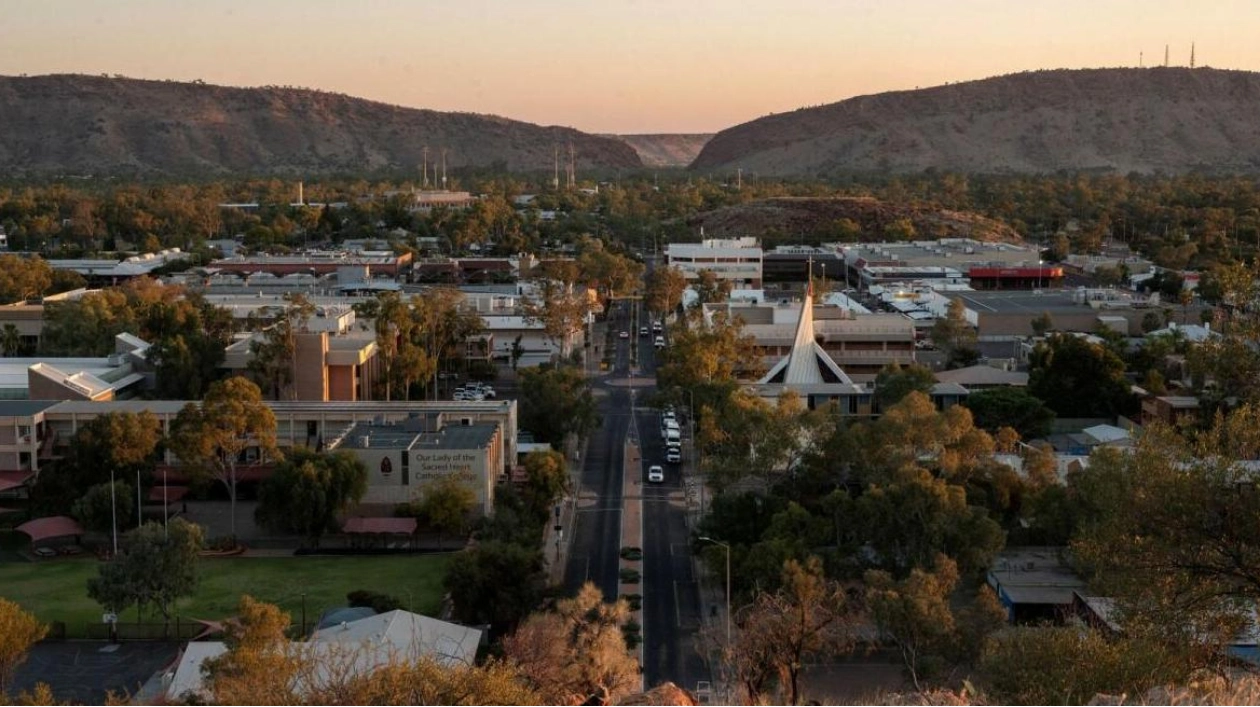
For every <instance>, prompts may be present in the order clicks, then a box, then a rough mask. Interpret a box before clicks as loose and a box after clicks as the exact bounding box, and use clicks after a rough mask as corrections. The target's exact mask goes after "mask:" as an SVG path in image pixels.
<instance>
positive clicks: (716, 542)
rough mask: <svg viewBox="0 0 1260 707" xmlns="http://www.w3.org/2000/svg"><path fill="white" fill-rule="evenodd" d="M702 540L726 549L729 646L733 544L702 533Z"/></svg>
mask: <svg viewBox="0 0 1260 707" xmlns="http://www.w3.org/2000/svg"><path fill="white" fill-rule="evenodd" d="M700 541H701V542H706V543H713V544H714V545H718V546H720V547H722V548H723V549H724V550H726V645H727V647H728V648H729V647H730V645H731V546H730V545H727V544H726V543H724V542H722V541H721V540H714V539H713V538H711V537H709V536H707V535H701V536H700Z"/></svg>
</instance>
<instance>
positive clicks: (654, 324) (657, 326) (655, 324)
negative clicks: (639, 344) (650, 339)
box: [652, 322, 661, 334]
mask: <svg viewBox="0 0 1260 707" xmlns="http://www.w3.org/2000/svg"><path fill="white" fill-rule="evenodd" d="M652 333H653V334H659V333H661V323H660V322H652Z"/></svg>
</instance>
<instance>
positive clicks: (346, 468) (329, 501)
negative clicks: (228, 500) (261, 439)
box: [254, 447, 368, 547]
mask: <svg viewBox="0 0 1260 707" xmlns="http://www.w3.org/2000/svg"><path fill="white" fill-rule="evenodd" d="M367 479H368V471H367V467H366V466H364V465H363V462H361V461H359V459H358V458H357V457H355V456H354V454H352V453H351V452H349V451H346V450H338V451H334V452H316V451H312V450H310V449H305V448H302V447H298V448H295V449H294V450H293V451H292V452H291V453H290V454H289V456H287V457H285V459H284V460H283V461H281V462H280V463H279V464H277V465H276V470H275V471H274V472H272V474H271V475H270V476H268V477H267V478H266V479H263V482H262V484H260V485H259V487H258V507H257V509H256V510H255V511H254V517H255V518H256V519H257V520H258V522H259V523H260V524H261V525H263V526H266V527H268V528H270V529H272V530H274V531H276V532H281V533H297V534H299V535H301V536H302V538H303V540H304V541H305V542H306V543H308V544H309V545H310V546H311V547H319V539H320V536H322V535H323V534H324V533H325V532H328V531H331V530H336V526H337V517H338V516H339V515H340V514H341V513H342V512H343V511H344V510H345V509H346V507H347V506H349V505H350V504H351V503H357V502H358V500H359V499H360V498H363V494H364V493H365V492H366V491H367Z"/></svg>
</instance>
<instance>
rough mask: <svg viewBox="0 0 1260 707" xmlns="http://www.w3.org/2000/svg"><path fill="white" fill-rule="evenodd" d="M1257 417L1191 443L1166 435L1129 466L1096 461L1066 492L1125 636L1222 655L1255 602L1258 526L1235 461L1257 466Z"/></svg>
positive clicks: (1246, 411) (1159, 433)
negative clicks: (1152, 635) (1150, 635)
mask: <svg viewBox="0 0 1260 707" xmlns="http://www.w3.org/2000/svg"><path fill="white" fill-rule="evenodd" d="M1257 430H1260V411H1258V410H1257V408H1255V407H1252V406H1251V405H1244V406H1243V407H1241V408H1239V409H1238V410H1236V411H1235V412H1234V413H1233V414H1231V415H1229V416H1224V415H1218V416H1217V418H1216V419H1215V421H1214V422H1213V424H1212V426H1211V427H1210V428H1209V429H1207V430H1205V431H1203V432H1200V433H1198V434H1195V435H1193V436H1192V437H1191V439H1186V438H1184V437H1182V436H1181V435H1180V434H1179V433H1178V432H1176V431H1175V430H1172V429H1169V428H1167V427H1165V426H1162V425H1151V426H1148V427H1147V429H1146V430H1145V432H1144V434H1143V436H1142V438H1141V440H1140V441H1139V442H1138V444H1137V448H1136V450H1135V451H1134V452H1133V453H1132V454H1119V453H1110V454H1097V455H1095V457H1094V458H1093V459H1091V462H1090V468H1089V473H1088V474H1082V475H1080V478H1079V479H1077V480H1076V483H1074V484H1073V489H1074V490H1075V491H1076V493H1077V504H1078V505H1079V506H1080V507H1081V508H1082V509H1083V518H1082V519H1081V521H1080V525H1079V526H1078V529H1077V535H1076V538H1075V539H1074V541H1073V543H1072V549H1073V553H1074V556H1076V557H1077V559H1078V562H1080V564H1081V566H1082V567H1083V568H1084V569H1085V571H1086V573H1087V574H1088V575H1089V576H1091V577H1092V578H1093V580H1094V583H1093V586H1095V587H1097V588H1098V590H1100V591H1104V592H1107V593H1108V595H1109V596H1113V597H1115V599H1116V602H1117V606H1118V607H1119V608H1120V612H1121V615H1122V616H1123V623H1124V626H1125V630H1126V631H1129V632H1133V631H1137V630H1139V629H1141V628H1149V629H1150V630H1158V631H1159V632H1160V633H1162V634H1164V637H1165V638H1166V639H1169V640H1179V641H1184V642H1186V643H1193V644H1196V645H1205V646H1211V647H1215V648H1216V649H1220V648H1221V647H1222V646H1223V644H1225V643H1227V642H1228V641H1229V640H1231V639H1232V638H1233V637H1234V636H1235V635H1237V631H1238V630H1239V627H1240V625H1241V624H1243V623H1246V622H1247V621H1248V620H1249V619H1248V616H1247V612H1248V611H1249V609H1248V607H1249V606H1251V605H1252V604H1254V602H1255V601H1257V600H1260V515H1257V513H1256V512H1255V509H1256V499H1255V492H1254V479H1253V478H1252V475H1251V473H1250V471H1248V470H1247V469H1246V468H1245V467H1244V465H1243V464H1240V463H1239V462H1238V460H1244V459H1255V458H1256V457H1257V456H1258V455H1260V434H1257Z"/></svg>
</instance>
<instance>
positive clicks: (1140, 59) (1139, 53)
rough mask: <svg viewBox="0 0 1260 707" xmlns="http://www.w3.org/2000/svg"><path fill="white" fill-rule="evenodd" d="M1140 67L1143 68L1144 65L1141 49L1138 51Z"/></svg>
mask: <svg viewBox="0 0 1260 707" xmlns="http://www.w3.org/2000/svg"><path fill="white" fill-rule="evenodd" d="M1138 68H1139V69H1141V68H1143V67H1142V52H1141V51H1139V52H1138Z"/></svg>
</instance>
